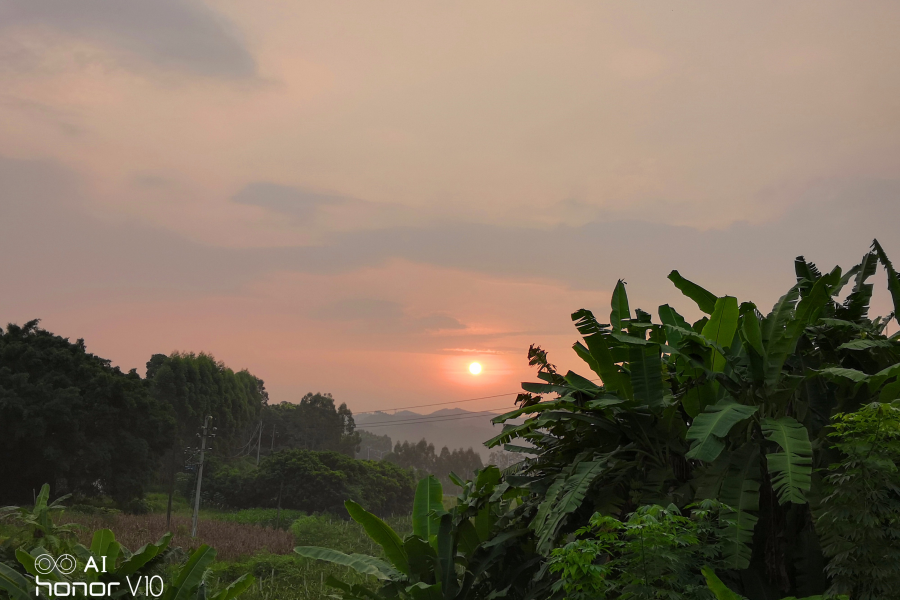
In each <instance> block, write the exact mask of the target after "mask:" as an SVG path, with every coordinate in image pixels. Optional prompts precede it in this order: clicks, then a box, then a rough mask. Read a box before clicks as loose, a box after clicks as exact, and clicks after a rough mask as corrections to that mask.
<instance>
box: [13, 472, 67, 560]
mask: <svg viewBox="0 0 900 600" xmlns="http://www.w3.org/2000/svg"><path fill="white" fill-rule="evenodd" d="M71 496H72V495H71V494H66V495H64V496H60V497H59V498H57V499H56V500H54V501H52V502H50V501H49V500H50V485H49V484H46V483H45V484H44V485H42V486H41V491H40V493H38V495H37V498H35V501H34V507H32V508H24V507H19V506H5V507H3V508H0V520H3V519H4V518H7V519H12V520H13V522H14V523H15V524H16V525H18V527H19V528H20V531H21V534H20V535H19V536H15V537H14V538H12V539H11V540H9V541H8V542H7V544H8V545H10V546H13V547H15V546H18V545H21V544H25V543H34V542H36V541H38V540H40V543H41V544H42V545H43V546H44V547H46V548H48V549H50V550H53V551H56V550H58V549H59V548H60V547H61V546H62V545H63V542H64V539H65V538H66V537H71V536H72V535H73V534H74V533H75V530H76V528H77V527H78V525H76V524H74V523H68V524H63V525H60V524H57V523H56V522H55V521H54V520H53V515H54V514H58V513H61V512H62V511H63V510H64V509H65V507H64V506H63V504H62V503H63V501H64V500H68V499H69V498H70V497H71Z"/></svg>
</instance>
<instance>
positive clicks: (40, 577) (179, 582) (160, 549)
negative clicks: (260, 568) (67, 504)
mask: <svg viewBox="0 0 900 600" xmlns="http://www.w3.org/2000/svg"><path fill="white" fill-rule="evenodd" d="M171 539H172V534H171V533H167V534H166V535H164V536H163V537H162V538H161V539H160V540H159V541H158V542H156V543H150V544H146V545H144V546H142V547H141V548H140V549H139V550H137V551H135V552H134V553H132V552H129V551H128V550H127V549H126V548H124V547H123V546H122V545H121V544H119V542H117V541H116V539H115V535H114V534H113V532H112V531H111V530H109V529H100V530H98V531H95V532H94V535H93V539H92V541H91V545H90V548H87V547H85V546H83V545H81V544H76V545H74V547H73V548H72V552H73V554H74V556H73V555H68V554H67V555H60V557H59V558H58V559H56V560H55V559H54V558H52V557H53V556H54V555H53V554H51V553H50V552H48V550H47V549H46V548H43V547H36V548H34V549H32V550H31V551H25V550H22V549H18V550H16V559H17V560H18V562H19V564H20V565H21V566H22V568H23V570H24V571H25V574H22V573H20V572H19V571H17V570H15V569H13V568H12V567H10V566H9V565H6V564H3V563H0V590H3V591H5V592H6V593H7V594H8V595H9V597H10V598H11V599H12V600H26V599H27V598H31V599H33V598H45V599H47V598H53V597H54V596H55V595H58V593H59V590H60V587H59V586H60V585H62V586H63V588H62V589H63V590H64V591H66V592H67V593H71V595H73V596H75V595H78V594H79V592H80V593H81V595H83V596H85V597H86V596H88V595H89V592H90V595H92V596H97V595H103V597H107V598H122V597H127V596H137V595H139V594H143V595H144V596H148V597H149V596H153V597H159V598H161V599H162V600H207V599H209V600H232V599H233V598H236V597H238V596H240V595H241V594H242V593H243V592H244V591H245V590H247V588H249V587H250V586H251V585H252V584H253V581H254V579H253V576H252V575H249V574H246V575H243V576H241V577H240V578H238V579H237V580H235V581H234V582H232V583H231V584H230V585H228V586H227V587H226V588H224V589H222V590H221V591H219V592H217V593H215V594H213V595H209V593H208V590H207V585H206V582H205V577H206V573H207V571H208V568H209V565H210V564H211V563H212V562H213V560H215V556H216V552H215V550H213V549H212V548H210V547H209V546H206V545H203V546H200V548H198V549H197V550H195V551H194V552H193V553H192V554H191V556H190V557H189V558H188V561H187V562H186V563H185V564H184V565H183V566H182V567H181V569H180V570H179V572H178V574H177V575H176V576H175V578H174V580H173V581H170V582H168V583H167V582H165V581H164V580H163V578H162V577H161V576H158V575H155V574H154V573H153V571H152V570H151V569H153V568H154V566H155V565H156V563H158V562H159V560H160V559H161V558H162V557H163V555H164V553H165V551H166V549H167V548H168V546H169V542H170V541H171ZM48 556H49V557H51V558H50V559H49V560H48V558H47V557H48ZM62 556H69V557H71V562H70V563H69V565H59V564H57V560H60V559H61V557H62ZM66 567H70V568H66ZM77 567H81V568H80V569H79V568H77ZM156 579H158V580H159V581H156ZM98 586H99V587H98ZM101 589H102V590H103V591H102V593H101V592H100V590H101Z"/></svg>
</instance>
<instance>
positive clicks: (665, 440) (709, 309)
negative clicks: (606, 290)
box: [486, 240, 900, 598]
mask: <svg viewBox="0 0 900 600" xmlns="http://www.w3.org/2000/svg"><path fill="white" fill-rule="evenodd" d="M879 264H881V266H882V267H884V269H885V271H886V274H887V279H888V289H889V291H890V294H891V297H892V300H893V304H894V308H895V312H894V313H893V314H892V315H890V316H889V317H888V319H884V318H881V317H878V318H869V315H868V307H869V303H870V300H871V298H872V294H873V285H872V284H871V283H869V282H868V280H869V279H870V278H871V277H872V276H873V275H874V273H875V271H876V268H877V266H878V265H879ZM794 268H795V273H796V283H795V284H794V285H793V286H792V287H791V288H790V289H789V290H787V292H785V293H784V294H783V295H782V296H781V297H780V298H779V299H778V301H777V302H776V303H775V305H774V306H773V307H772V309H771V311H769V312H768V313H767V314H765V315H764V314H762V313H761V312H760V311H759V310H758V309H757V306H756V305H755V304H754V303H752V302H739V301H738V299H737V298H735V297H733V296H728V295H723V296H719V295H716V294H714V293H712V292H710V291H708V290H706V289H705V288H703V287H702V286H700V285H698V284H696V283H694V282H692V281H690V280H688V279H687V278H685V277H683V276H682V275H681V274H680V273H679V272H678V271H672V272H671V273H670V275H669V279H670V280H671V281H672V283H673V284H674V285H675V287H676V288H677V289H678V290H679V291H680V292H681V293H682V294H684V295H685V296H686V297H687V298H689V299H690V300H692V301H693V302H694V303H695V304H696V307H697V309H698V310H699V312H700V313H702V314H703V315H704V316H703V317H701V318H700V319H699V320H696V321H695V322H693V323H689V322H688V321H687V320H686V319H685V318H684V317H683V316H682V315H681V314H679V313H678V312H677V311H676V310H675V309H674V308H673V307H672V306H670V305H669V304H664V305H662V306H660V307H659V308H658V310H657V314H658V317H659V320H658V321H657V322H654V320H653V318H652V317H651V315H650V314H649V313H648V312H645V311H643V310H641V309H636V310H634V311H633V312H632V310H631V308H630V306H629V301H628V297H627V293H626V286H625V283H624V282H623V281H621V280H620V281H619V282H618V283H617V284H616V286H615V289H614V291H613V294H612V301H611V312H610V315H609V322H608V323H601V322H600V321H599V320H598V319H597V318H596V317H595V316H594V314H593V313H592V312H591V311H589V310H586V309H582V310H579V311H577V312H575V313H573V315H572V319H573V321H574V323H575V326H576V328H577V329H578V331H579V332H580V333H581V335H582V341H579V342H576V343H575V344H574V346H573V349H574V351H575V353H576V354H577V355H578V356H579V357H580V358H581V359H582V360H583V361H584V362H585V363H586V365H587V367H588V368H589V369H590V370H591V371H592V374H591V375H584V374H578V373H575V372H573V371H569V372H567V373H565V374H563V373H560V372H558V371H557V369H556V367H555V366H554V365H553V364H551V363H550V362H549V360H548V358H547V355H546V352H544V351H542V350H541V349H540V348H535V347H532V349H531V350H530V352H529V359H530V362H531V364H532V365H534V366H536V367H538V374H537V376H538V378H539V379H540V380H541V381H540V382H537V383H525V384H523V386H522V387H523V390H524V393H523V394H520V395H519V398H518V399H517V403H520V407H519V408H517V409H516V410H513V411H511V412H509V413H506V414H504V415H501V416H499V417H497V418H495V419H494V422H495V423H504V424H505V423H507V422H509V421H511V420H513V419H517V418H521V417H525V421H524V422H523V423H522V424H519V425H505V426H504V430H503V432H502V433H501V434H499V435H497V436H496V437H494V438H492V439H491V440H489V441H488V442H486V445H487V446H488V447H495V446H501V445H502V446H504V447H505V448H506V449H507V450H510V451H514V452H522V453H525V454H526V456H528V458H526V460H525V461H523V462H522V463H520V465H519V466H518V467H517V471H518V472H517V473H510V474H508V476H507V477H506V478H505V480H506V481H507V482H509V483H510V484H512V485H516V486H521V487H522V488H523V489H524V490H526V491H527V492H528V495H527V496H526V497H525V501H524V505H523V507H522V508H521V509H520V511H522V512H526V513H528V514H530V515H531V517H532V518H531V520H530V524H529V528H530V530H531V531H532V533H533V535H534V539H535V548H536V551H537V553H538V554H540V555H543V556H547V555H549V553H550V551H551V550H552V549H553V548H554V547H555V546H556V545H557V544H558V542H559V540H560V539H561V537H562V536H564V535H566V534H568V533H571V532H572V531H575V530H576V529H578V528H579V527H582V526H584V524H585V523H586V519H587V518H588V517H589V516H590V515H591V514H593V513H594V512H600V513H602V514H609V515H612V516H622V515H623V514H626V513H628V512H632V511H634V510H635V508H636V507H637V506H639V505H642V504H662V505H666V504H668V503H675V504H676V505H677V506H679V507H682V508H683V507H685V506H687V505H688V504H690V503H691V502H694V501H697V500H702V499H706V498H710V499H716V500H718V501H719V502H721V503H722V504H725V505H727V506H729V507H731V511H730V512H729V513H728V514H727V515H725V516H724V517H723V520H722V523H721V526H722V530H723V536H724V538H725V539H726V541H727V545H726V547H727V549H726V560H727V563H728V565H729V566H730V567H731V568H732V569H733V570H734V571H743V575H742V578H743V580H744V581H745V582H747V583H746V586H745V587H746V588H747V589H748V590H751V589H752V590H757V591H755V592H753V593H754V594H756V595H758V596H759V597H766V598H772V597H778V596H776V594H778V593H779V592H781V595H784V594H785V593H794V594H801V595H810V594H815V593H820V592H822V591H824V589H825V588H826V587H827V581H826V578H825V576H824V572H823V569H822V567H823V564H824V563H823V558H822V552H821V549H820V548H819V544H818V539H817V536H816V532H815V530H814V528H813V526H812V523H813V518H812V513H813V512H814V511H815V510H818V502H819V500H818V499H819V497H820V496H821V494H820V486H819V481H818V478H817V476H816V475H815V470H816V469H817V468H820V467H825V466H827V465H828V464H829V463H830V462H832V459H833V454H832V451H831V450H829V445H828V444H825V443H823V439H824V436H825V435H826V426H827V424H828V423H829V420H830V419H831V417H832V415H834V414H835V413H837V412H847V411H853V410H856V409H857V408H858V407H859V406H861V405H862V404H864V403H868V402H871V401H873V400H880V401H882V402H884V401H890V400H893V399H895V398H898V397H900V341H898V336H897V335H896V334H895V335H894V336H892V337H888V336H887V335H885V326H886V325H887V322H888V320H889V319H890V318H891V317H893V318H896V317H897V315H898V313H900V280H898V276H897V273H896V272H895V271H894V268H893V265H892V264H891V262H890V261H889V260H888V258H887V256H886V255H885V253H884V251H883V249H882V248H881V246H880V244H879V243H878V242H877V240H876V241H875V242H873V244H872V248H871V250H870V251H869V252H868V253H866V254H865V256H864V257H863V259H862V261H861V262H860V264H858V265H856V266H854V267H853V268H851V269H850V270H848V271H847V272H846V273H845V272H843V271H842V269H841V268H840V267H835V268H834V269H833V270H832V271H830V272H828V273H822V272H821V271H819V269H818V268H817V267H816V266H815V265H814V264H813V263H811V262H808V261H806V260H805V259H804V258H803V257H797V259H796V260H795V263H794ZM848 285H849V286H851V289H850V292H849V294H847V296H846V299H845V300H843V301H840V300H839V299H838V297H839V295H841V294H842V293H843V290H844V289H845V288H846V287H847V286H848ZM528 511H530V512H528ZM785 565H787V566H785ZM546 576H547V575H546V570H543V569H541V570H539V571H538V572H537V573H536V574H535V578H536V579H535V581H534V582H533V583H534V585H535V586H537V585H538V584H539V582H540V581H539V580H540V579H541V578H545V577H546Z"/></svg>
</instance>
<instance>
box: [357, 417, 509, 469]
mask: <svg viewBox="0 0 900 600" xmlns="http://www.w3.org/2000/svg"><path fill="white" fill-rule="evenodd" d="M418 419H429V420H428V421H424V422H417V420H418ZM431 419H435V420H434V421H431ZM355 420H356V426H357V428H359V429H362V430H364V431H369V432H371V433H374V434H376V435H389V436H390V437H391V440H393V442H394V443H397V442H403V441H410V442H418V441H419V440H421V439H422V438H425V439H426V440H428V441H429V442H430V443H432V444H434V446H435V448H436V449H437V450H438V451H440V449H441V448H442V447H443V446H447V447H448V448H451V449H453V448H469V447H471V448H472V449H474V450H475V451H476V452H478V453H479V454H481V457H482V459H484V460H486V459H487V457H488V454H490V450H488V449H487V448H485V447H484V441H485V440H488V439H490V438H492V437H494V436H495V435H497V434H498V433H500V431H501V430H502V427H501V426H500V425H493V424H492V423H491V415H484V416H478V413H477V412H472V411H467V410H463V409H461V408H445V409H441V410H438V411H435V412H433V413H430V414H420V413H416V412H412V411H408V410H401V411H398V412H396V413H392V414H388V413H383V412H377V413H369V414H361V415H358V416H355Z"/></svg>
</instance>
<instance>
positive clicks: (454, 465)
mask: <svg viewBox="0 0 900 600" xmlns="http://www.w3.org/2000/svg"><path fill="white" fill-rule="evenodd" d="M384 460H386V461H388V462H392V463H394V464H396V465H400V466H401V467H405V468H407V469H412V471H413V472H414V473H415V474H416V476H417V477H424V476H426V475H434V476H436V477H437V478H438V479H439V480H440V482H441V483H442V484H443V485H453V482H452V480H451V478H450V474H451V473H455V474H456V475H458V476H462V477H470V476H471V475H472V474H473V473H475V471H476V470H478V469H481V468H483V467H484V464H482V462H481V456H480V455H479V454H478V453H477V452H475V451H474V450H473V449H472V448H468V449H466V450H463V449H462V448H458V449H456V450H452V451H451V450H450V449H449V448H447V446H444V447H443V448H441V452H440V454H438V453H436V452H435V449H434V444H429V443H428V442H427V441H426V440H425V438H422V439H421V440H419V442H417V443H415V444H410V443H409V442H408V441H404V442H403V443H402V444H401V443H400V442H397V444H396V445H395V446H394V451H393V452H392V453H390V454H388V455H387V456H385V457H384Z"/></svg>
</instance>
